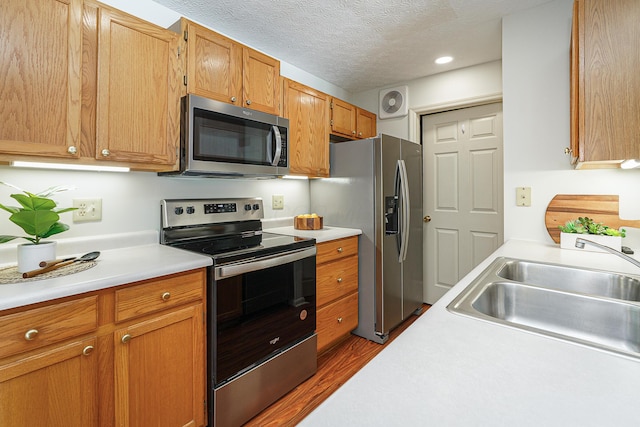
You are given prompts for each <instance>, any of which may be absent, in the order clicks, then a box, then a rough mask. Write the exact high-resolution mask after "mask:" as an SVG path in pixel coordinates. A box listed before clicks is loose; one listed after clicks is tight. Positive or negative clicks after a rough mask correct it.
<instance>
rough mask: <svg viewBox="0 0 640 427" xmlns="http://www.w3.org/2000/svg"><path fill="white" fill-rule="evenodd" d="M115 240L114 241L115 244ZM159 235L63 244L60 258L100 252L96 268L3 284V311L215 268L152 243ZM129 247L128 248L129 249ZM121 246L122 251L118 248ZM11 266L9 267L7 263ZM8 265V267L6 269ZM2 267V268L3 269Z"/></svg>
mask: <svg viewBox="0 0 640 427" xmlns="http://www.w3.org/2000/svg"><path fill="white" fill-rule="evenodd" d="M114 239H115V241H114ZM157 241H158V235H157V233H153V232H151V233H146V235H145V233H140V234H136V233H133V234H128V235H127V236H115V237H114V238H112V237H108V238H96V239H94V240H91V241H84V240H77V241H74V242H66V241H61V244H59V245H58V258H61V257H62V256H71V255H82V254H83V253H85V252H90V251H92V250H99V251H100V257H99V258H98V259H97V264H96V266H95V267H92V268H90V269H88V270H85V271H81V272H78V273H74V274H70V275H67V276H60V277H55V278H51V279H45V280H32V281H25V282H24V283H14V284H0V310H5V309H9V308H14V307H20V306H24V305H28V304H33V303H37V302H42V301H47V300H52V299H56V298H61V297H66V296H70V295H76V294H81V293H84V292H90V291H95V290H99V289H105V288H109V287H113V286H118V285H123V284H127V283H131V282H136V281H139V280H146V279H151V278H154V277H159V276H164V275H168V274H173V273H179V272H182V271H187V270H192V269H195V268H201V267H206V266H208V265H211V264H212V260H211V258H210V257H208V256H203V255H199V254H195V253H193V252H188V251H184V250H181V249H175V248H171V247H169V246H164V245H160V244H158V243H153V242H157ZM127 244H128V245H129V246H126V245H127ZM119 246H121V247H119ZM8 264H10V263H8ZM6 265H7V264H5V266H6ZM0 267H2V266H0Z"/></svg>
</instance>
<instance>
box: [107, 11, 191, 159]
mask: <svg viewBox="0 0 640 427" xmlns="http://www.w3.org/2000/svg"><path fill="white" fill-rule="evenodd" d="M98 16H99V17H98V69H97V110H96V153H95V155H96V158H97V159H105V160H113V161H121V162H129V163H134V164H135V163H144V164H155V165H173V164H174V163H175V159H176V150H177V147H178V144H179V136H180V135H179V132H180V127H179V126H180V124H179V123H180V92H179V90H180V89H179V81H180V77H179V70H180V69H179V64H178V35H177V34H176V33H174V32H173V31H170V30H167V29H164V28H161V27H158V26H156V25H153V24H151V23H148V22H146V21H142V20H140V19H138V18H135V17H133V16H131V15H128V14H126V13H124V12H120V11H118V10H115V9H111V8H107V7H103V6H102V5H100V8H99V9H98ZM160 169H161V168H160Z"/></svg>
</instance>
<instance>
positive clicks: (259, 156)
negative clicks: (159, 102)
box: [193, 108, 286, 166]
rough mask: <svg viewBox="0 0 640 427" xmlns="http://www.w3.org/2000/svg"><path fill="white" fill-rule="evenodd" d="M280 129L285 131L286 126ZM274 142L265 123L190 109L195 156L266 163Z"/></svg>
mask: <svg viewBox="0 0 640 427" xmlns="http://www.w3.org/2000/svg"><path fill="white" fill-rule="evenodd" d="M280 131H281V133H282V132H286V128H280ZM284 137H286V133H285V135H284ZM275 145H276V143H275V140H274V135H273V131H272V126H271V125H269V124H265V123H258V122H254V121H252V120H245V119H241V118H237V117H232V116H227V115H224V114H219V113H215V112H211V111H205V110H201V109H198V108H196V109H194V123H193V158H194V159H196V160H206V161H219V162H225V163H243V164H252V165H266V166H268V165H271V164H272V163H273V158H274V155H275V150H276V147H275Z"/></svg>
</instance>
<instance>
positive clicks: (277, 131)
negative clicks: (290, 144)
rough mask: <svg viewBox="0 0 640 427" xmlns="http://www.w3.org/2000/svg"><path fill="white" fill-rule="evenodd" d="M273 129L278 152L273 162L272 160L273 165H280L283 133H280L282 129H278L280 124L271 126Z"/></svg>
mask: <svg viewBox="0 0 640 427" xmlns="http://www.w3.org/2000/svg"><path fill="white" fill-rule="evenodd" d="M271 131H272V132H273V134H274V135H275V137H276V152H275V154H274V155H273V162H271V165H272V166H278V162H280V156H281V155H282V135H280V129H278V126H275V125H274V126H271Z"/></svg>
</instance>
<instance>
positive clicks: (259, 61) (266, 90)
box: [242, 47, 280, 116]
mask: <svg viewBox="0 0 640 427" xmlns="http://www.w3.org/2000/svg"><path fill="white" fill-rule="evenodd" d="M242 58H243V66H242V96H243V102H244V107H247V108H251V109H253V110H258V111H264V112H265V113H269V114H275V115H276V116H279V115H280V61H278V60H276V59H274V58H271V57H270V56H267V55H264V54H262V53H260V52H258V51H255V50H253V49H250V48H248V47H244V48H243V49H242Z"/></svg>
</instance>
